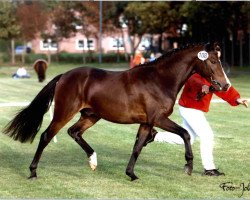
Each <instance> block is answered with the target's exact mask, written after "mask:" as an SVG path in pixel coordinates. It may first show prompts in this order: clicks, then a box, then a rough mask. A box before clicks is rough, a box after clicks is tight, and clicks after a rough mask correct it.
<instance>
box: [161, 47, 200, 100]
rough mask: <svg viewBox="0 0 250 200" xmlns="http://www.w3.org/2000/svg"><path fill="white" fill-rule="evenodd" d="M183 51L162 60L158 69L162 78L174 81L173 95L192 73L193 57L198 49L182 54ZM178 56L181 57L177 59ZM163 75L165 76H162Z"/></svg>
mask: <svg viewBox="0 0 250 200" xmlns="http://www.w3.org/2000/svg"><path fill="white" fill-rule="evenodd" d="M183 53H184V52H180V53H176V57H173V58H171V59H169V60H166V61H165V62H164V60H163V62H162V64H161V66H160V68H161V69H160V71H161V74H162V76H163V79H164V78H165V80H168V81H171V82H172V83H175V84H174V86H173V88H171V89H172V91H173V96H177V94H178V92H179V91H180V89H181V88H182V86H183V85H184V83H185V82H186V81H187V79H188V78H189V77H190V76H191V75H192V71H193V64H194V61H195V58H196V57H197V53H198V49H197V50H194V51H192V52H188V53H186V54H185V55H183ZM178 56H179V57H180V58H181V59H178ZM164 76H165V77H164ZM167 87H168V84H166V90H168V88H167Z"/></svg>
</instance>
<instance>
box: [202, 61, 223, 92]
mask: <svg viewBox="0 0 250 200" xmlns="http://www.w3.org/2000/svg"><path fill="white" fill-rule="evenodd" d="M207 59H208V58H207ZM207 59H206V60H207ZM206 60H202V61H203V62H204V65H205V67H206V68H207V69H208V66H207V63H206ZM210 80H211V83H212V85H214V86H218V88H219V89H218V91H221V90H222V87H221V84H220V83H219V82H218V81H217V80H215V79H213V78H212V76H210ZM213 88H214V87H213ZM214 89H215V88H214Z"/></svg>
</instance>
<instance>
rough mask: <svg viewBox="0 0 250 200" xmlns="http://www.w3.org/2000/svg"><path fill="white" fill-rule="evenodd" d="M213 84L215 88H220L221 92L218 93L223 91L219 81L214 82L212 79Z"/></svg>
mask: <svg viewBox="0 0 250 200" xmlns="http://www.w3.org/2000/svg"><path fill="white" fill-rule="evenodd" d="M211 82H212V84H213V85H214V86H215V85H217V86H219V90H218V91H221V90H222V87H221V84H220V83H219V82H218V81H216V80H214V79H213V78H212V77H211Z"/></svg>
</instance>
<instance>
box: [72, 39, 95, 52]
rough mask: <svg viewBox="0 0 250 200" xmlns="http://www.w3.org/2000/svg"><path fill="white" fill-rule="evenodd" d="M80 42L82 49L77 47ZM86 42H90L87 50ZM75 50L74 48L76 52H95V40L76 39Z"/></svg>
mask: <svg viewBox="0 0 250 200" xmlns="http://www.w3.org/2000/svg"><path fill="white" fill-rule="evenodd" d="M80 41H83V47H80V46H79V44H80V43H79V42H80ZM87 41H91V45H90V48H88V46H87ZM75 48H76V50H81V51H83V50H95V39H94V38H89V39H88V40H87V38H84V39H77V40H76V46H75Z"/></svg>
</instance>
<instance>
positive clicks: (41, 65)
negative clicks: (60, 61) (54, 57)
mask: <svg viewBox="0 0 250 200" xmlns="http://www.w3.org/2000/svg"><path fill="white" fill-rule="evenodd" d="M33 67H34V70H35V72H36V73H37V77H38V81H39V82H43V81H44V80H45V77H46V70H47V68H48V63H47V61H46V60H43V59H38V60H36V61H35V62H34V64H33Z"/></svg>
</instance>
